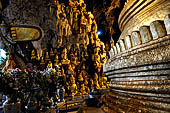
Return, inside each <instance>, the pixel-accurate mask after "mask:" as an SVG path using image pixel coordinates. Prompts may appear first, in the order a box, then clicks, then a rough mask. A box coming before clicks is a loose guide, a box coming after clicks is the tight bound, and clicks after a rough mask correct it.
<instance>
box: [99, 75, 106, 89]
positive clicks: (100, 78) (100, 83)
mask: <svg viewBox="0 0 170 113" xmlns="http://www.w3.org/2000/svg"><path fill="white" fill-rule="evenodd" d="M99 85H100V88H105V86H104V84H103V77H99Z"/></svg>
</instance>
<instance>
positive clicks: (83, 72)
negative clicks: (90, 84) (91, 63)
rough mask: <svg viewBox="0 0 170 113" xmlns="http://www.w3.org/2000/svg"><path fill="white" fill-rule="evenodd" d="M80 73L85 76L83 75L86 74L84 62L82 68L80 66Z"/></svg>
mask: <svg viewBox="0 0 170 113" xmlns="http://www.w3.org/2000/svg"><path fill="white" fill-rule="evenodd" d="M81 75H82V76H83V77H85V76H87V75H88V73H87V71H86V66H85V64H83V66H82V68H81Z"/></svg>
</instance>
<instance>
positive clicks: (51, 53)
mask: <svg viewBox="0 0 170 113" xmlns="http://www.w3.org/2000/svg"><path fill="white" fill-rule="evenodd" d="M50 56H51V57H53V56H54V52H53V49H52V48H51V50H50Z"/></svg>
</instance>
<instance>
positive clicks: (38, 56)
mask: <svg viewBox="0 0 170 113" xmlns="http://www.w3.org/2000/svg"><path fill="white" fill-rule="evenodd" d="M37 61H40V54H39V53H38V52H37Z"/></svg>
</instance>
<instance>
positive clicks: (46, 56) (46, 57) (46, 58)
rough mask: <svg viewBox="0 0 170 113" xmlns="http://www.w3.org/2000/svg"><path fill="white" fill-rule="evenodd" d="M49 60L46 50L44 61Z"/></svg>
mask: <svg viewBox="0 0 170 113" xmlns="http://www.w3.org/2000/svg"><path fill="white" fill-rule="evenodd" d="M49 60H50V58H49V55H48V51H47V52H46V54H45V62H48V61H49Z"/></svg>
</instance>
